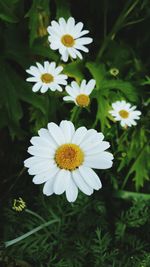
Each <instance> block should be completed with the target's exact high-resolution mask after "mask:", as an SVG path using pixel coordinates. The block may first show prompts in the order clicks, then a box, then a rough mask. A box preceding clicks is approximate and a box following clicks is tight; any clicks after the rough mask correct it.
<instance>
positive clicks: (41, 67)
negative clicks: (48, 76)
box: [36, 62, 45, 74]
mask: <svg viewBox="0 0 150 267" xmlns="http://www.w3.org/2000/svg"><path fill="white" fill-rule="evenodd" d="M36 65H37V66H38V69H39V72H40V73H41V74H43V73H44V72H45V70H44V68H43V66H42V65H41V64H40V63H38V62H36Z"/></svg>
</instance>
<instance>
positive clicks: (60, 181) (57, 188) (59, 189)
mask: <svg viewBox="0 0 150 267" xmlns="http://www.w3.org/2000/svg"><path fill="white" fill-rule="evenodd" d="M69 175H70V172H69V171H67V170H60V171H59V172H58V174H57V176H56V178H55V182H54V186H53V190H54V193H55V194H57V195H61V194H63V193H64V192H65V190H66V181H67V177H68V176H69Z"/></svg>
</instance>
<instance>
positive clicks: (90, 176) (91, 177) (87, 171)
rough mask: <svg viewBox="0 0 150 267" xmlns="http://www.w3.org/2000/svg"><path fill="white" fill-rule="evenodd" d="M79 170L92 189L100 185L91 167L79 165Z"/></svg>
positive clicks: (98, 187) (96, 188)
mask: <svg viewBox="0 0 150 267" xmlns="http://www.w3.org/2000/svg"><path fill="white" fill-rule="evenodd" d="M79 172H80V174H81V176H82V177H83V179H84V180H85V182H86V183H87V184H88V185H89V186H90V187H92V188H93V189H95V190H99V189H100V188H101V187H102V184H101V181H100V179H99V177H98V176H97V174H96V173H95V172H94V171H93V170H92V169H91V168H88V167H85V166H80V167H79Z"/></svg>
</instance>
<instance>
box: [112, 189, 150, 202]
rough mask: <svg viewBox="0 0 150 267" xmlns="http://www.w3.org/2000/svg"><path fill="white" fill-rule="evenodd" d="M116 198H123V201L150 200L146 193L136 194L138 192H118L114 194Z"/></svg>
mask: <svg viewBox="0 0 150 267" xmlns="http://www.w3.org/2000/svg"><path fill="white" fill-rule="evenodd" d="M113 195H114V197H117V198H121V199H127V200H130V199H143V200H150V195H149V194H144V193H136V192H129V191H124V190H118V191H116V192H114V194H113Z"/></svg>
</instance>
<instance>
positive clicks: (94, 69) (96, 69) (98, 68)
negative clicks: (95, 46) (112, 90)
mask: <svg viewBox="0 0 150 267" xmlns="http://www.w3.org/2000/svg"><path fill="white" fill-rule="evenodd" d="M86 67H87V68H88V70H89V71H90V73H91V74H92V76H93V78H94V79H95V80H96V87H97V89H100V88H101V83H102V81H103V80H104V79H105V76H106V70H105V65H104V64H100V63H95V62H88V63H87V64H86Z"/></svg>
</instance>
